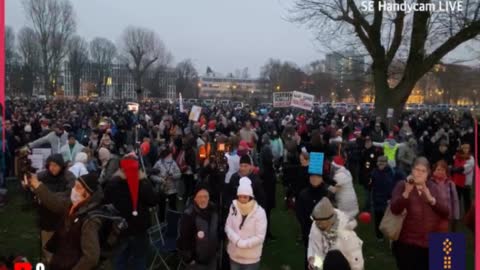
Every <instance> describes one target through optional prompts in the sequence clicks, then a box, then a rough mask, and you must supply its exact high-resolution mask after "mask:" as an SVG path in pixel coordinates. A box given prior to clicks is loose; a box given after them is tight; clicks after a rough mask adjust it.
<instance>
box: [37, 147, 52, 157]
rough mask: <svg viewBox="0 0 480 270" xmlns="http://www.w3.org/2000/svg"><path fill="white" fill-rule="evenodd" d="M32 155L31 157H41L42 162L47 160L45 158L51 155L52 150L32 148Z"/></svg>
mask: <svg viewBox="0 0 480 270" xmlns="http://www.w3.org/2000/svg"><path fill="white" fill-rule="evenodd" d="M32 154H33V155H41V156H43V158H44V160H47V158H48V157H49V156H50V155H51V154H52V149H50V148H33V149H32Z"/></svg>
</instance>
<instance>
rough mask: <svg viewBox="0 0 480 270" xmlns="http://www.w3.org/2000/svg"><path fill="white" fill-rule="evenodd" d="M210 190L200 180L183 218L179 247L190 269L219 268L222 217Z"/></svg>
mask: <svg viewBox="0 0 480 270" xmlns="http://www.w3.org/2000/svg"><path fill="white" fill-rule="evenodd" d="M209 194H210V193H209V190H208V187H207V186H206V185H205V184H203V183H200V184H198V185H197V187H195V190H194V193H193V201H192V203H191V204H190V205H189V206H187V208H186V209H185V212H184V213H183V215H182V217H181V219H180V228H179V237H178V239H177V249H178V250H179V254H180V256H181V259H182V261H183V262H184V263H185V264H187V267H186V269H188V270H215V269H217V247H218V242H219V226H218V224H219V218H218V213H217V209H216V206H215V205H214V204H213V203H212V202H211V201H210V195H209Z"/></svg>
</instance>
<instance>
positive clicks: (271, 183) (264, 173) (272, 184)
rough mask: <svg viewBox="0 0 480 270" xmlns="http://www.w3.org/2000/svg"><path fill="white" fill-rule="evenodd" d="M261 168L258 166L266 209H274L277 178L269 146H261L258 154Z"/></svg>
mask: <svg viewBox="0 0 480 270" xmlns="http://www.w3.org/2000/svg"><path fill="white" fill-rule="evenodd" d="M260 158H261V163H260V164H261V166H260V178H261V179H262V183H263V190H264V191H265V196H266V205H265V207H266V209H273V208H275V194H276V183H277V176H276V174H275V169H274V168H273V154H272V150H271V148H270V147H269V146H266V145H265V146H263V148H262V151H261V153H260Z"/></svg>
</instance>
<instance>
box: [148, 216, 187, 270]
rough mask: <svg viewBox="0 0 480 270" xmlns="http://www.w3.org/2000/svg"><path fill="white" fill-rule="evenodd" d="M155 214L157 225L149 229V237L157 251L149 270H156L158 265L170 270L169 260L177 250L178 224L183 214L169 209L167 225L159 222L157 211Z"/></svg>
mask: <svg viewBox="0 0 480 270" xmlns="http://www.w3.org/2000/svg"><path fill="white" fill-rule="evenodd" d="M153 214H154V216H155V220H156V223H157V224H155V225H154V226H152V227H151V228H150V229H148V236H149V240H150V245H151V246H152V247H153V248H154V250H155V257H154V258H153V262H152V264H151V265H150V268H149V269H150V270H152V269H155V268H156V266H157V264H158V263H161V264H162V265H163V266H164V267H165V269H167V270H170V267H169V266H168V264H167V260H168V259H169V258H170V257H171V256H173V255H175V253H176V250H177V249H176V246H177V238H178V222H179V220H180V217H181V215H182V213H180V212H177V211H173V210H169V209H168V210H167V213H166V223H163V224H160V223H159V222H158V215H157V212H156V210H154V213H153Z"/></svg>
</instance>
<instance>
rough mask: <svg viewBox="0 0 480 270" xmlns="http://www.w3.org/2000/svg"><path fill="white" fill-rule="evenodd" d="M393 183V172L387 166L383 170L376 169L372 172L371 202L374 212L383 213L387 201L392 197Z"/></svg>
mask: <svg viewBox="0 0 480 270" xmlns="http://www.w3.org/2000/svg"><path fill="white" fill-rule="evenodd" d="M394 183H395V172H394V170H393V169H392V168H390V167H389V166H387V167H385V169H383V170H379V169H378V168H376V169H374V170H373V172H372V202H373V209H374V210H375V211H385V209H386V208H387V201H388V200H390V198H391V197H392V191H393V187H394Z"/></svg>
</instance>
